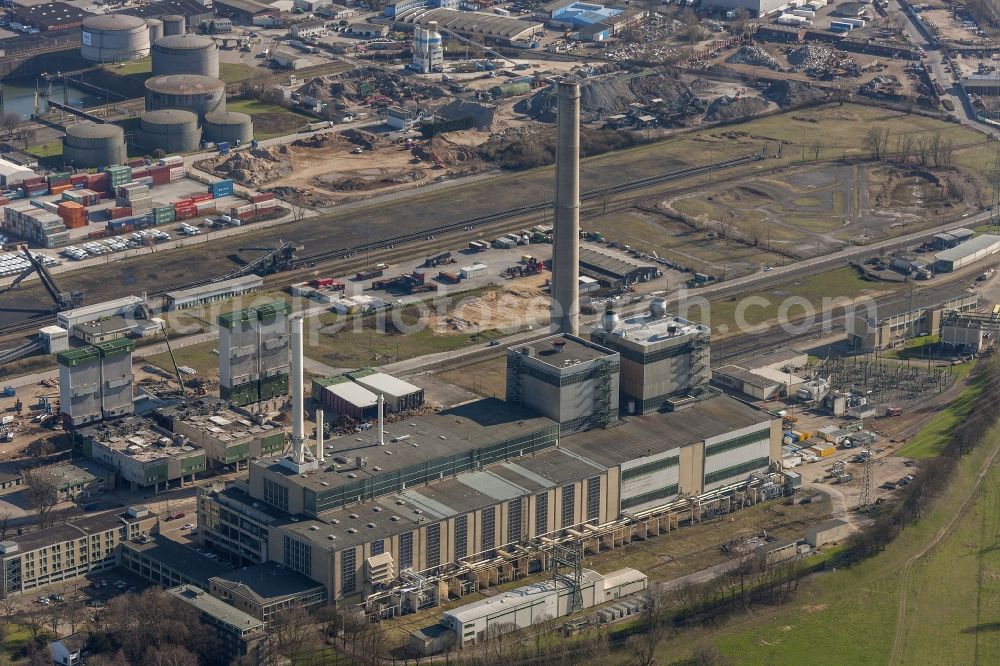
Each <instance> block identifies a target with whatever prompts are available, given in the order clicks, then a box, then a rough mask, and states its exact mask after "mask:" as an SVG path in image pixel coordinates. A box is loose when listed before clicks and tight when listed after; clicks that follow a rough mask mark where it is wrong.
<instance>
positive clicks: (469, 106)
mask: <svg viewBox="0 0 1000 666" xmlns="http://www.w3.org/2000/svg"><path fill="white" fill-rule="evenodd" d="M434 115H435V116H436V117H438V118H441V119H443V120H460V119H462V118H473V119H474V120H475V124H474V125H473V127H475V128H476V129H477V130H485V131H487V132H492V131H493V129H494V127H493V124H494V121H495V115H496V109H495V108H494V107H492V106H485V105H483V104H479V103H477V102H469V101H466V100H464V99H453V100H452V101H450V102H448V103H447V104H445V105H444V106H442V107H440V108H438V109H437V110H435V111H434Z"/></svg>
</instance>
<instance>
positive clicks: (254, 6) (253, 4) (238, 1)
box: [215, 0, 274, 14]
mask: <svg viewBox="0 0 1000 666" xmlns="http://www.w3.org/2000/svg"><path fill="white" fill-rule="evenodd" d="M215 6H216V7H219V6H223V7H231V8H233V9H237V10H239V11H242V12H247V13H248V14H266V13H267V12H273V11H274V8H273V7H271V6H270V5H265V4H264V3H263V2H257V1H256V0H215Z"/></svg>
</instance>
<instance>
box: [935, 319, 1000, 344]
mask: <svg viewBox="0 0 1000 666" xmlns="http://www.w3.org/2000/svg"><path fill="white" fill-rule="evenodd" d="M998 333H1000V318H998V317H997V315H996V314H994V313H989V314H986V313H977V312H966V313H959V312H950V313H948V314H946V315H945V316H944V318H943V319H942V320H941V346H942V347H944V349H946V350H949V351H954V352H956V353H958V354H978V353H979V352H981V351H982V350H983V349H985V348H986V347H988V346H990V345H992V344H994V343H995V341H996V336H997V334H998Z"/></svg>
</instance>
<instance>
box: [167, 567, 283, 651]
mask: <svg viewBox="0 0 1000 666" xmlns="http://www.w3.org/2000/svg"><path fill="white" fill-rule="evenodd" d="M167 592H168V593H169V594H171V595H172V596H173V597H174V598H176V599H179V600H180V601H181V602H183V603H185V604H187V605H189V606H191V607H192V608H194V609H195V610H196V611H197V612H198V617H199V618H200V619H201V621H202V622H203V623H204V624H206V625H208V626H209V627H211V629H212V632H213V633H214V634H215V639H216V640H215V641H214V642H213V646H216V647H217V648H218V652H219V654H220V655H221V657H222V660H223V661H224V662H225V663H232V662H233V661H237V660H240V659H243V658H244V657H246V656H247V655H250V656H251V657H253V658H254V659H256V658H257V657H258V656H259V655H258V652H259V651H260V650H261V649H262V648H263V647H264V644H265V643H266V641H267V632H266V631H265V628H264V623H263V622H261V621H260V620H258V619H257V618H255V617H253V616H252V615H248V614H247V613H244V612H243V611H241V610H238V609H237V608H234V607H233V606H230V605H229V604H227V603H225V602H223V601H221V600H219V599H216V598H215V597H213V596H211V595H210V594H208V593H206V592H205V591H204V590H202V589H201V588H199V587H195V586H194V585H181V586H178V587H174V588H171V589H169V590H167Z"/></svg>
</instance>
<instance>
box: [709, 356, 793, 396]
mask: <svg viewBox="0 0 1000 666" xmlns="http://www.w3.org/2000/svg"><path fill="white" fill-rule="evenodd" d="M808 361H809V356H808V355H807V354H803V353H801V352H796V351H792V350H785V351H779V352H774V353H773V354H767V355H765V356H763V357H754V358H749V359H745V360H743V361H740V363H739V364H730V365H724V366H722V367H720V368H712V383H713V384H714V385H715V386H718V387H720V388H723V389H727V390H729V391H731V392H734V393H737V394H743V395H745V396H747V397H749V398H752V399H754V400H771V399H774V398H776V397H779V396H792V395H795V389H797V388H798V387H799V385H800V384H802V383H803V382H804V381H805V379H804V378H803V377H800V376H798V375H796V374H795V373H796V372H797V371H798V370H800V369H802V368H804V367H805V366H806V364H807V363H808Z"/></svg>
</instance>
